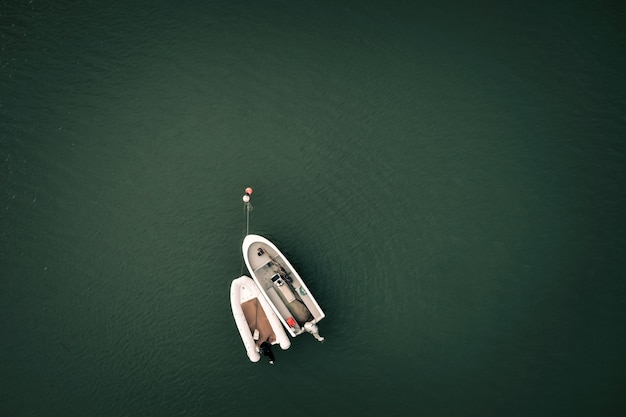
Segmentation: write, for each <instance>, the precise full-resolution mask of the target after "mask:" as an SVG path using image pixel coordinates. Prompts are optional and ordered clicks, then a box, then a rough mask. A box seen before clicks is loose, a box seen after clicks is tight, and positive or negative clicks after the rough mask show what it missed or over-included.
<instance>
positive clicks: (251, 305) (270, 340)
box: [230, 275, 291, 364]
mask: <svg viewBox="0 0 626 417" xmlns="http://www.w3.org/2000/svg"><path fill="white" fill-rule="evenodd" d="M230 304H231V308H232V310H233V317H234V318H235V323H236V324H237V329H238V330H239V333H240V334H241V340H243V345H244V346H245V348H246V353H247V354H248V358H250V360H251V361H252V362H258V361H259V359H261V354H263V355H264V356H268V358H269V362H270V363H272V364H273V363H274V355H273V353H272V350H271V346H272V345H276V344H278V345H280V347H281V349H283V350H286V349H289V346H291V341H290V340H289V337H288V336H287V334H286V333H285V330H284V329H283V326H282V324H281V323H280V320H279V319H278V317H276V314H275V313H274V310H273V308H272V307H271V306H270V305H269V303H268V302H267V300H266V299H265V297H264V296H263V295H261V291H260V290H259V287H258V286H257V284H256V283H255V282H254V281H253V280H252V278H250V277H248V276H245V275H244V276H241V277H239V278H237V279H234V280H233V282H232V283H231V285H230Z"/></svg>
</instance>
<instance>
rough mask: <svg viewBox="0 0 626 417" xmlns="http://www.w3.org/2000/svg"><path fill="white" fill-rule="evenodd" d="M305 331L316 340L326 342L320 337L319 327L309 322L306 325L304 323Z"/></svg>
mask: <svg viewBox="0 0 626 417" xmlns="http://www.w3.org/2000/svg"><path fill="white" fill-rule="evenodd" d="M304 330H306V331H307V332H309V333H311V334H312V335H313V337H314V338H315V340H317V341H318V342H323V341H324V338H323V337H322V336H320V335H319V329H318V327H317V324H315V323H313V322H310V321H307V322H306V323H304Z"/></svg>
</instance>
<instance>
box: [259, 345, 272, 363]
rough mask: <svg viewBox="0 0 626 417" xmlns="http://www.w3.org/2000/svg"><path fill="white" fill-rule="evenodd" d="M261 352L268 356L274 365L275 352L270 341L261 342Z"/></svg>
mask: <svg viewBox="0 0 626 417" xmlns="http://www.w3.org/2000/svg"><path fill="white" fill-rule="evenodd" d="M259 352H260V353H261V355H263V356H267V357H268V361H269V363H270V365H274V352H272V345H271V344H270V343H269V342H268V341H265V342H263V343H261V346H260V347H259Z"/></svg>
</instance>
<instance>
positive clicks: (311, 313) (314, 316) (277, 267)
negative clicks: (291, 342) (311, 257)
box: [242, 235, 325, 337]
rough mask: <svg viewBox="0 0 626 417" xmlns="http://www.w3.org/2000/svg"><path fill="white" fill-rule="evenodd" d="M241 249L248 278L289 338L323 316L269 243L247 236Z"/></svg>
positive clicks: (301, 283) (311, 297)
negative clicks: (249, 277) (252, 281)
mask: <svg viewBox="0 0 626 417" xmlns="http://www.w3.org/2000/svg"><path fill="white" fill-rule="evenodd" d="M242 252H243V257H244V260H245V263H246V266H247V268H248V271H249V272H250V275H251V276H252V279H254V281H255V282H256V284H257V286H258V288H259V289H260V291H261V293H262V294H263V296H264V297H265V300H266V301H267V302H268V303H269V304H270V306H271V307H272V309H273V310H274V312H275V313H276V315H277V317H278V319H279V320H280V322H281V323H282V325H283V327H284V328H285V329H286V330H287V332H288V333H289V334H290V335H291V336H292V337H295V336H297V335H299V334H302V333H303V332H304V331H305V329H304V326H305V324H307V323H309V325H310V324H314V323H317V322H319V321H321V320H322V319H323V318H324V317H325V314H324V312H323V311H322V308H321V307H320V306H319V304H318V303H317V301H316V300H315V298H314V297H313V295H312V294H311V292H310V291H309V289H308V288H307V286H306V284H305V283H304V281H303V280H302V278H301V277H300V275H299V274H298V273H297V271H296V270H295V268H294V267H293V266H292V265H291V263H290V262H289V261H288V260H287V258H286V257H285V255H283V253H282V252H281V251H280V250H279V249H278V248H277V247H276V246H275V245H274V244H273V243H272V242H270V241H269V240H268V239H266V238H264V237H263V236H259V235H247V236H246V237H245V238H244V240H243V244H242Z"/></svg>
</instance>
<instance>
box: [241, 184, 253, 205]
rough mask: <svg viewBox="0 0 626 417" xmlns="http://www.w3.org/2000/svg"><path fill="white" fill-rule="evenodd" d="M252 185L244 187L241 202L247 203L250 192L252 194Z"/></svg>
mask: <svg viewBox="0 0 626 417" xmlns="http://www.w3.org/2000/svg"><path fill="white" fill-rule="evenodd" d="M252 191H253V190H252V187H246V189H245V192H246V193H245V194H244V195H243V202H244V203H249V202H250V194H252Z"/></svg>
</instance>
